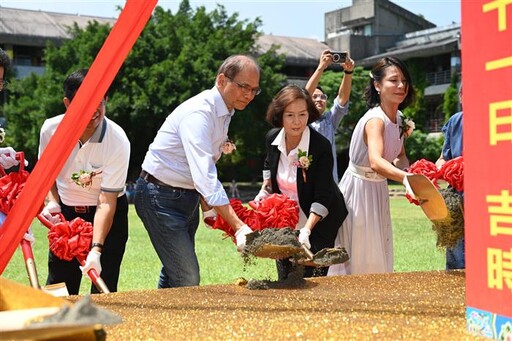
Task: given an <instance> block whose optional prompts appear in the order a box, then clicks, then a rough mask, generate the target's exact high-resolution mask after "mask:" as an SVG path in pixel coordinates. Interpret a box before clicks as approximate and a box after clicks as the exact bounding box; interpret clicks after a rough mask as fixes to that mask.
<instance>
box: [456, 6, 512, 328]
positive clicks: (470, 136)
mask: <svg viewBox="0 0 512 341" xmlns="http://www.w3.org/2000/svg"><path fill="white" fill-rule="evenodd" d="M461 4H462V83H463V85H464V86H463V87H464V88H463V110H464V161H465V165H464V172H465V175H464V181H465V184H464V188H465V192H464V193H465V194H464V195H465V197H464V200H465V202H464V206H465V207H464V209H465V231H466V303H467V306H468V309H469V308H475V309H477V310H481V311H485V312H491V313H493V314H496V315H501V318H505V319H507V318H508V319H510V318H512V1H510V0H506V1H503V0H501V1H497V0H494V1H491V0H487V1H486V0H481V1H461ZM475 314H476V315H475ZM478 314H479V313H473V314H472V315H471V316H473V317H475V316H483V315H478ZM468 321H469V314H468ZM509 321H510V320H509ZM469 324H470V323H469V322H468V326H469ZM468 328H469V329H472V328H470V327H468ZM496 333H498V334H499V330H498V331H496ZM495 336H496V335H495Z"/></svg>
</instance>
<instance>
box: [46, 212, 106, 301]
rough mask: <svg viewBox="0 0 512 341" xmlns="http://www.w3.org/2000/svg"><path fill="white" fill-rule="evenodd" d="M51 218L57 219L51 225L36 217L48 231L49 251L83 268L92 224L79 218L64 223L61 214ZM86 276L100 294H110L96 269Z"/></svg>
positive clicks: (90, 237)
mask: <svg viewBox="0 0 512 341" xmlns="http://www.w3.org/2000/svg"><path fill="white" fill-rule="evenodd" d="M53 217H54V218H57V219H53V220H55V221H58V222H56V223H53V222H51V221H49V220H48V219H47V218H46V217H45V216H44V215H42V214H39V215H38V216H37V218H38V219H39V220H40V221H41V223H42V224H43V225H44V226H46V227H47V228H48V229H49V230H50V232H49V234H48V240H49V242H50V250H51V251H52V252H53V253H54V254H55V255H56V256H57V257H59V258H61V259H64V260H71V259H73V258H76V259H77V260H78V262H79V263H80V264H81V265H82V266H83V265H84V264H85V259H86V257H87V253H88V252H89V249H90V245H91V239H92V224H91V223H89V222H87V221H85V220H83V219H81V218H75V219H73V220H72V221H66V218H64V216H63V215H62V214H61V213H57V214H54V215H53ZM59 220H60V221H59ZM62 243H67V245H62ZM87 275H88V276H89V278H90V279H91V281H92V282H93V283H94V285H95V286H96V288H98V290H99V291H100V292H101V293H105V294H107V293H110V290H109V289H108V287H107V285H106V284H105V282H104V281H103V279H102V278H101V277H100V275H99V274H98V272H97V271H96V269H90V270H89V271H88V272H87Z"/></svg>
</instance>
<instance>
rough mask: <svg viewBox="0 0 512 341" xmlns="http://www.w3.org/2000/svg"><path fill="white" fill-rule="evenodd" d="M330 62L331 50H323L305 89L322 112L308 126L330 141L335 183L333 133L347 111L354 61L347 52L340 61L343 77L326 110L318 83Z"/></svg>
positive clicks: (331, 57) (323, 96) (325, 97)
mask: <svg viewBox="0 0 512 341" xmlns="http://www.w3.org/2000/svg"><path fill="white" fill-rule="evenodd" d="M332 63H333V56H332V53H331V51H330V50H324V51H323V52H322V55H321V56H320V62H319V64H318V67H317V68H316V70H315V72H314V73H313V75H312V76H311V78H309V80H308V83H307V84H306V90H307V91H308V92H309V93H310V94H311V97H312V98H313V101H314V102H315V106H316V108H317V109H318V111H319V112H320V114H322V115H321V116H320V118H319V119H318V120H316V121H315V122H312V123H311V124H310V126H311V127H312V128H313V129H315V130H316V131H318V132H319V133H320V134H322V135H323V136H325V137H326V138H327V139H328V140H329V142H330V143H331V146H332V155H333V157H334V167H333V177H334V181H336V183H337V182H338V181H339V177H338V176H339V174H338V163H337V156H336V141H335V138H334V135H335V133H336V129H337V128H338V126H339V125H340V122H341V120H342V119H343V117H344V116H345V115H346V114H347V113H348V108H349V103H350V102H349V99H350V92H351V91H352V73H353V72H354V67H355V63H354V61H353V60H352V59H351V58H350V53H348V52H347V57H346V59H345V60H342V61H341V62H340V65H341V67H342V68H343V78H342V80H341V83H340V86H339V88H338V94H337V96H336V98H335V99H334V101H333V104H332V107H331V109H330V110H327V111H326V110H325V109H326V103H327V95H326V94H325V93H324V91H323V89H322V88H321V87H320V86H318V83H319V82H320V78H321V77H322V75H323V73H324V71H325V69H327V68H328V67H329V66H330V65H331V64H332Z"/></svg>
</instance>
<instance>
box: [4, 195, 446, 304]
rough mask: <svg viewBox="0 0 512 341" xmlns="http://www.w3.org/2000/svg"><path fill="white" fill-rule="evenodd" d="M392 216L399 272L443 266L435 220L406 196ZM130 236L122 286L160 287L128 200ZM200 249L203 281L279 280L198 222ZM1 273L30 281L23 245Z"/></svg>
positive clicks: (42, 262)
mask: <svg viewBox="0 0 512 341" xmlns="http://www.w3.org/2000/svg"><path fill="white" fill-rule="evenodd" d="M391 216H392V221H393V230H394V250H395V271H397V272H405V271H428V270H443V269H444V267H445V265H444V259H445V257H444V252H443V251H442V250H440V249H437V248H436V246H435V245H436V240H435V235H434V232H433V231H432V229H431V224H430V222H429V221H428V219H427V218H426V217H425V215H424V214H423V211H422V210H421V208H419V207H417V206H414V205H411V204H409V202H408V201H407V200H406V199H404V198H403V197H399V198H392V199H391ZM129 218H130V237H129V240H128V244H127V246H126V253H125V257H124V260H123V265H122V269H121V276H120V280H119V291H128V290H136V289H151V288H156V286H157V279H158V274H159V272H160V262H159V260H158V257H157V255H156V253H155V251H154V249H153V246H152V245H151V243H150V241H149V237H148V235H147V233H146V230H145V229H144V226H143V225H142V223H141V221H140V220H139V218H138V216H137V214H136V213H135V208H134V207H133V206H132V205H130V213H129ZM32 230H33V232H34V234H35V236H36V243H35V244H34V257H35V261H36V265H37V270H38V274H39V281H40V283H41V284H42V285H44V283H45V281H46V276H47V273H48V270H47V252H48V251H47V250H48V242H47V239H46V234H47V231H48V230H47V229H46V228H45V227H43V226H42V225H41V224H40V223H39V222H38V221H37V220H35V221H34V223H33V224H32ZM196 251H197V256H198V258H199V263H200V265H201V284H202V285H206V284H224V283H233V282H234V281H235V279H237V278H238V277H244V278H246V279H249V278H257V279H272V280H275V279H276V278H277V276H276V270H275V262H274V261H273V260H270V259H256V260H255V262H254V264H250V265H244V263H243V261H242V258H241V257H240V254H239V253H238V252H236V249H235V245H234V244H233V242H232V241H231V239H222V232H220V231H218V230H210V229H207V228H205V227H204V226H200V228H199V230H198V233H197V236H196ZM3 276H4V277H5V278H9V279H12V280H15V281H18V282H20V283H26V284H27V285H28V279H27V274H26V270H25V266H24V262H23V256H22V254H21V251H20V250H19V248H18V249H17V250H16V252H15V253H14V255H13V256H12V258H11V261H10V262H9V264H8V266H7V268H6V269H5V270H4V273H3ZM88 291H89V281H88V280H87V279H84V280H83V281H82V286H81V290H80V293H81V294H86V293H88Z"/></svg>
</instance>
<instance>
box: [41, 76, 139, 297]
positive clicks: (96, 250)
mask: <svg viewBox="0 0 512 341" xmlns="http://www.w3.org/2000/svg"><path fill="white" fill-rule="evenodd" d="M87 71H88V70H87V69H80V70H77V71H75V72H73V73H71V74H70V75H69V76H68V77H67V78H66V80H65V81H64V100H63V102H64V105H65V107H66V108H68V107H69V105H70V104H71V101H72V100H73V98H74V96H75V94H76V92H77V91H78V88H79V87H80V85H81V84H82V82H83V80H84V78H85V76H86V74H87ZM106 102H107V97H105V98H104V99H103V100H102V101H101V102H100V104H99V105H98V108H97V109H96V111H95V112H94V114H93V115H92V118H91V120H90V122H89V124H88V125H87V127H86V128H85V130H84V132H83V133H82V135H81V137H80V139H79V140H78V141H77V142H76V145H75V147H74V149H73V151H72V152H71V155H70V156H69V158H68V159H67V161H66V163H65V165H64V167H63V168H62V170H61V172H60V173H59V175H58V176H57V179H56V181H55V183H54V184H53V185H52V188H51V190H50V192H49V193H48V196H47V204H46V205H45V207H44V209H43V211H42V212H41V214H42V215H43V216H44V217H45V218H46V219H48V220H49V221H51V222H55V220H54V218H53V216H52V215H53V214H55V213H62V215H63V216H64V218H66V220H67V221H71V220H72V219H74V218H77V217H80V218H82V219H84V220H85V221H88V222H90V223H92V225H93V236H92V244H91V250H90V251H89V254H88V255H87V259H86V262H85V265H84V266H80V264H79V263H78V261H77V260H76V259H73V260H72V261H65V260H62V259H59V258H58V257H57V256H56V255H55V254H54V253H53V252H51V251H50V253H49V258H48V279H47V281H46V284H54V283H59V282H65V283H66V286H67V288H68V291H69V293H70V294H71V295H76V294H78V292H79V289H80V281H81V275H82V274H83V275H84V276H85V275H86V274H87V272H88V271H89V270H90V269H92V268H94V269H96V271H97V272H98V274H101V277H102V279H103V280H104V281H105V284H106V285H107V287H108V288H109V290H110V291H112V292H115V291H117V283H118V280H119V271H120V267H121V261H122V259H123V255H124V251H125V247H126V242H127V240H128V200H127V199H126V195H125V193H124V187H125V184H126V177H127V173H128V163H129V159H130V142H129V140H128V138H127V136H126V134H125V132H124V131H123V129H122V128H121V127H120V126H119V125H117V124H116V123H115V122H113V121H111V120H110V119H108V118H107V117H105V114H106V107H105V105H106ZM63 118H64V115H59V116H55V117H52V118H49V119H47V120H46V121H45V122H44V123H43V126H42V128H41V132H40V144H39V157H40V156H41V155H42V153H43V151H44V150H45V148H46V147H47V146H48V143H49V142H50V139H51V138H52V136H53V134H54V133H55V130H56V129H57V127H58V126H59V124H60V122H61V121H62V119H63ZM78 175H80V179H77V176H78ZM91 292H92V293H98V292H99V291H98V290H97V288H96V287H95V286H91Z"/></svg>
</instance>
